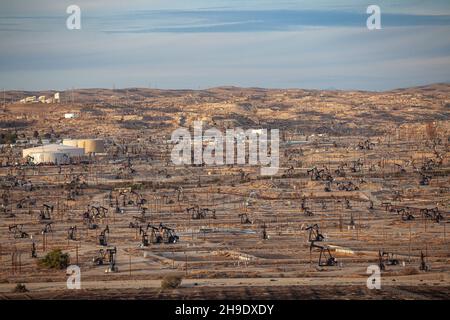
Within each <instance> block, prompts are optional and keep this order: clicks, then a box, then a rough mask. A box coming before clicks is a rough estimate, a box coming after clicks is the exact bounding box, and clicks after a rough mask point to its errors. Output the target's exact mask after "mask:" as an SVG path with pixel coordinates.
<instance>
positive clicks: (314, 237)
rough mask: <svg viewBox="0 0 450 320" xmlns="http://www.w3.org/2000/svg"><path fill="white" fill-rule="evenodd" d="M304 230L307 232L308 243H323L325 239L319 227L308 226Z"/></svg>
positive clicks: (314, 225) (315, 225) (316, 225)
mask: <svg viewBox="0 0 450 320" xmlns="http://www.w3.org/2000/svg"><path fill="white" fill-rule="evenodd" d="M305 230H309V240H308V241H309V242H314V241H323V239H325V237H324V236H323V235H322V234H321V233H320V229H319V225H318V224H317V223H316V224H313V225H310V226H308V227H307V228H306V229H305Z"/></svg>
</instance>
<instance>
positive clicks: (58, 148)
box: [22, 144, 84, 164]
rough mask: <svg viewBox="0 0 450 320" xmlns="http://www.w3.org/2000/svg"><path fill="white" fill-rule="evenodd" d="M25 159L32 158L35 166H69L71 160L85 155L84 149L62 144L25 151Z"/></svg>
mask: <svg viewBox="0 0 450 320" xmlns="http://www.w3.org/2000/svg"><path fill="white" fill-rule="evenodd" d="M22 155H23V157H24V158H27V157H30V158H31V161H32V162H33V163H35V164H39V163H51V164H68V163H70V159H72V158H77V157H81V156H83V155H84V149H83V148H78V147H72V146H65V145H60V144H47V145H43V146H39V147H35V148H29V149H24V150H23V151H22Z"/></svg>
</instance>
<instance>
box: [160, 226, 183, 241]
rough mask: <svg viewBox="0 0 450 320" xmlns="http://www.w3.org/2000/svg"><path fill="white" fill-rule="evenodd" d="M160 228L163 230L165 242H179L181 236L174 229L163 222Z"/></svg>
mask: <svg viewBox="0 0 450 320" xmlns="http://www.w3.org/2000/svg"><path fill="white" fill-rule="evenodd" d="M159 229H160V231H161V232H162V237H163V242H164V243H177V242H178V241H179V240H180V237H178V236H177V235H176V234H175V230H174V229H172V228H169V227H167V226H165V225H163V224H162V223H160V224H159Z"/></svg>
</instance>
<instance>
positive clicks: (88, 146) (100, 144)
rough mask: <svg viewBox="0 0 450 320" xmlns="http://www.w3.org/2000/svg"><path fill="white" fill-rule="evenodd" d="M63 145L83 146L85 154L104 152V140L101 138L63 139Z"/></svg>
mask: <svg viewBox="0 0 450 320" xmlns="http://www.w3.org/2000/svg"><path fill="white" fill-rule="evenodd" d="M63 145H66V146H72V147H78V148H83V149H84V152H85V153H87V154H89V153H105V142H104V141H103V140H102V139H64V140H63Z"/></svg>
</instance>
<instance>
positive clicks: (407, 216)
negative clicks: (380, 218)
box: [399, 208, 415, 221]
mask: <svg viewBox="0 0 450 320" xmlns="http://www.w3.org/2000/svg"><path fill="white" fill-rule="evenodd" d="M399 211H400V212H399V213H401V215H402V221H412V220H414V219H415V217H414V216H413V215H412V213H411V212H410V211H409V209H408V208H406V209H405V208H402V209H400V210H399Z"/></svg>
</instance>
